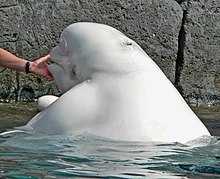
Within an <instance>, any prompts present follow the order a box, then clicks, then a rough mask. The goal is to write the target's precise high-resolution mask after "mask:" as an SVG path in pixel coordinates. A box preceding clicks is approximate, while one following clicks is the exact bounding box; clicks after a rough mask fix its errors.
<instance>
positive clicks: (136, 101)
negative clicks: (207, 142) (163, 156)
mask: <svg viewBox="0 0 220 179" xmlns="http://www.w3.org/2000/svg"><path fill="white" fill-rule="evenodd" d="M60 39H61V40H60V43H59V45H58V46H57V47H55V48H54V49H53V50H52V52H51V58H52V61H53V62H54V64H52V65H50V66H49V70H50V72H51V73H52V75H53V77H54V78H55V82H56V84H57V85H58V87H59V88H60V89H61V90H62V91H63V92H64V94H63V95H62V96H61V97H60V98H59V99H58V100H57V101H55V102H54V103H53V104H52V105H50V106H49V107H48V108H47V109H46V110H44V111H42V112H40V113H38V114H37V115H36V116H35V117H34V118H33V119H32V120H31V121H29V122H28V123H27V125H26V126H23V127H21V128H20V129H24V130H28V131H34V132H39V133H47V134H77V133H78V132H80V133H82V132H89V133H92V134H94V135H98V136H102V137H107V138H112V139H117V140H127V141H162V142H187V141H189V140H192V139H195V138H197V137H200V136H202V135H210V134H209V132H208V130H207V129H206V127H205V126H204V125H203V124H202V123H201V121H200V120H199V119H198V118H197V116H196V115H195V114H194V113H193V112H192V111H191V109H190V108H189V107H188V105H187V104H186V102H185V101H184V100H183V98H182V97H181V96H180V94H179V93H178V91H177V90H176V89H175V88H174V86H173V85H172V83H170V81H169V80H168V79H167V78H166V77H165V75H164V74H163V72H162V71H161V70H160V69H159V68H158V66H157V65H156V64H155V63H154V62H153V60H151V59H150V58H149V57H148V55H147V54H145V52H144V51H143V50H142V49H141V48H140V47H139V46H138V45H137V44H136V43H135V42H134V41H133V40H131V39H129V38H128V37H126V36H125V35H124V34H122V33H121V32H119V31H117V30H116V29H114V28H112V27H109V26H106V25H102V24H95V23H76V24H72V25H70V26H68V27H67V28H66V29H65V30H64V31H63V32H62V34H61V38H60Z"/></svg>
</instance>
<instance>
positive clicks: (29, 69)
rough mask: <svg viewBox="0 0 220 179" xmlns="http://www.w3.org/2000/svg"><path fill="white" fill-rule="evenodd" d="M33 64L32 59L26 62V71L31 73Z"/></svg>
mask: <svg viewBox="0 0 220 179" xmlns="http://www.w3.org/2000/svg"><path fill="white" fill-rule="evenodd" d="M31 64H32V62H31V61H27V62H26V64H25V72H26V73H31Z"/></svg>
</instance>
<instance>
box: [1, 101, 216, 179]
mask: <svg viewBox="0 0 220 179" xmlns="http://www.w3.org/2000/svg"><path fill="white" fill-rule="evenodd" d="M22 105H24V106H22ZM22 105H18V106H17V107H13V111H14V110H15V109H14V108H19V109H20V110H21V111H22V109H27V108H28V107H29V106H27V104H22ZM9 106H10V108H11V105H9ZM9 106H8V107H7V105H6V106H4V111H5V110H7V113H9V114H12V119H11V121H14V120H15V119H14V118H16V117H15V116H13V115H14V114H13V113H14V112H12V111H10V110H9ZM30 108H32V110H31V109H30ZM30 108H29V109H28V110H30V111H29V112H28V113H32V112H33V113H35V112H36V111H35V107H34V105H33V106H30ZM2 109H3V108H2ZM195 110H197V112H198V113H199V115H200V117H202V118H203V121H205V123H206V124H207V126H208V128H209V129H210V131H212V133H213V134H216V136H212V137H205V136H204V137H201V138H200V139H197V140H194V141H192V142H190V143H187V144H180V143H154V142H125V141H115V140H110V139H106V138H101V137H98V136H93V135H91V134H88V133H83V134H78V135H40V134H31V133H25V132H20V131H15V132H12V133H5V134H1V135H0V178H15V179H26V178H28V179H32V178H33V179H35V178H48V179H50V178H64V179H65V178H169V179H170V178H220V138H219V137H218V136H217V135H218V134H219V118H218V116H219V115H218V110H217V111H213V110H212V111H211V112H210V110H207V109H205V110H202V111H200V109H195ZM215 110H216V109H215ZM2 114H4V113H3V112H2V113H1V108H0V118H2V117H1V115H2ZM9 114H8V115H6V116H7V118H8V120H10V117H9V116H10V115H9ZM22 115H23V116H26V115H27V114H26V112H25V113H22V114H21V116H22ZM3 116H4V115H3ZM21 116H20V117H21ZM4 118H6V117H4ZM18 118H19V117H18ZM21 118H22V117H21ZM208 119H210V120H208ZM1 120H2V119H1ZM1 120H0V121H1ZM24 122H25V121H21V123H24ZM12 124H13V122H11V123H8V124H7V125H4V126H5V128H10V125H12ZM1 125H2V123H1ZM16 125H17V123H16ZM1 130H2V131H3V130H4V129H3V127H2V128H1ZM174 135H175V134H174Z"/></svg>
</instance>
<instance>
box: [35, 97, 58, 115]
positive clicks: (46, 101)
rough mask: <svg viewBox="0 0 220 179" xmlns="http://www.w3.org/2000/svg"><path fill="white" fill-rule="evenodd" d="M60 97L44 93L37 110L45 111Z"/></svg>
mask: <svg viewBox="0 0 220 179" xmlns="http://www.w3.org/2000/svg"><path fill="white" fill-rule="evenodd" d="M57 99H58V97H57V96H53V95H44V96H41V97H40V98H38V100H37V110H38V111H43V110H45V109H46V108H48V107H49V106H50V105H51V104H52V103H53V102H54V101H56V100H57Z"/></svg>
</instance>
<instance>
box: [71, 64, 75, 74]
mask: <svg viewBox="0 0 220 179" xmlns="http://www.w3.org/2000/svg"><path fill="white" fill-rule="evenodd" d="M72 73H73V74H74V75H76V66H75V65H74V66H73V68H72Z"/></svg>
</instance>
